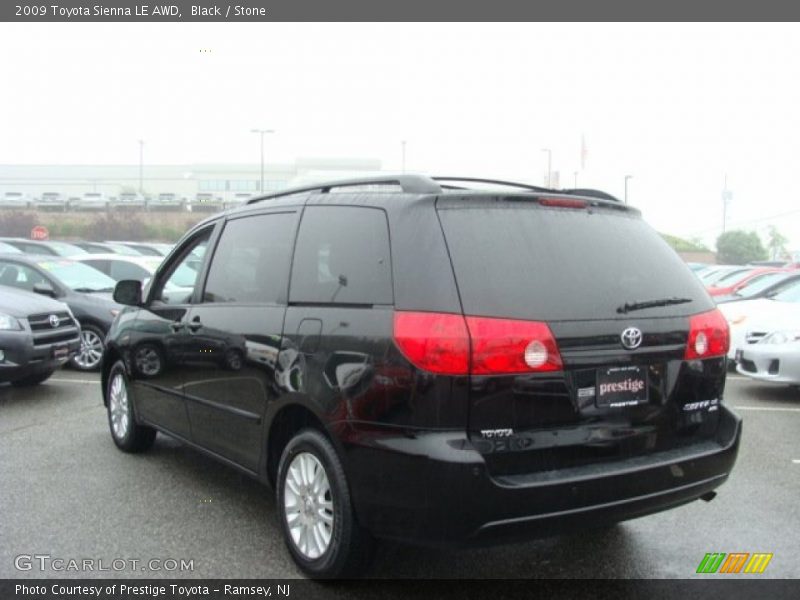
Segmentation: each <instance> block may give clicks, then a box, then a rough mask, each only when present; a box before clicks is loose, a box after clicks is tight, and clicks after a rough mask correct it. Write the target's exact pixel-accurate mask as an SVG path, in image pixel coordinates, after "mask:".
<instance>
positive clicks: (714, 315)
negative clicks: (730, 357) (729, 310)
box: [683, 309, 730, 360]
mask: <svg viewBox="0 0 800 600" xmlns="http://www.w3.org/2000/svg"><path fill="white" fill-rule="evenodd" d="M729 346H730V330H729V329H728V322H727V321H726V320H725V317H723V316H722V313H721V312H720V311H719V310H718V309H714V310H711V311H708V312H705V313H702V314H699V315H694V316H693V317H689V338H688V339H687V340H686V351H685V353H684V356H683V358H684V359H685V360H696V359H698V358H712V357H716V356H725V355H726V354H728V348H729Z"/></svg>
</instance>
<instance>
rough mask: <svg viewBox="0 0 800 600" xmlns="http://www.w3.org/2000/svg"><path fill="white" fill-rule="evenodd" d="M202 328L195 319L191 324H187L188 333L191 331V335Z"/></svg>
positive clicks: (198, 320)
mask: <svg viewBox="0 0 800 600" xmlns="http://www.w3.org/2000/svg"><path fill="white" fill-rule="evenodd" d="M202 326H203V324H202V323H201V322H200V319H196V320H194V321H192V322H191V323H189V331H191V332H192V333H195V332H197V330H198V329H200V328H201V327H202Z"/></svg>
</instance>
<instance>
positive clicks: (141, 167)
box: [137, 140, 144, 195]
mask: <svg viewBox="0 0 800 600" xmlns="http://www.w3.org/2000/svg"><path fill="white" fill-rule="evenodd" d="M137 141H138V142H139V193H140V194H142V195H144V186H143V185H142V179H143V178H142V173H143V170H144V140H137Z"/></svg>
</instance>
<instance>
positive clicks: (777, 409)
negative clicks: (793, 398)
mask: <svg viewBox="0 0 800 600" xmlns="http://www.w3.org/2000/svg"><path fill="white" fill-rule="evenodd" d="M728 406H730V407H731V408H733V409H735V410H761V411H764V412H797V413H800V408H789V407H783V406H736V405H735V404H729V405H728Z"/></svg>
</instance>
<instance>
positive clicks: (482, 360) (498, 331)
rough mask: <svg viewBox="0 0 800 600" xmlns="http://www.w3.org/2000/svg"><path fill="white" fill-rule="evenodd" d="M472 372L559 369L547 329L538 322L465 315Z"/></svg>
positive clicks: (498, 372) (553, 345) (553, 341)
mask: <svg viewBox="0 0 800 600" xmlns="http://www.w3.org/2000/svg"><path fill="white" fill-rule="evenodd" d="M467 327H468V328H469V336H470V338H471V340H472V372H473V373H474V374H475V375H493V374H501V373H533V372H542V371H560V370H561V355H560V354H559V353H558V346H557V345H556V340H555V338H554V337H553V334H552V332H551V331H550V328H549V327H548V326H547V324H546V323H540V322H538V321H512V320H510V319H490V318H486V317H467Z"/></svg>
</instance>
